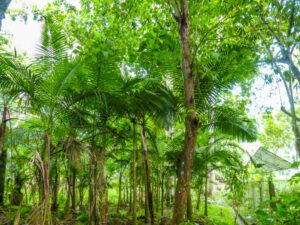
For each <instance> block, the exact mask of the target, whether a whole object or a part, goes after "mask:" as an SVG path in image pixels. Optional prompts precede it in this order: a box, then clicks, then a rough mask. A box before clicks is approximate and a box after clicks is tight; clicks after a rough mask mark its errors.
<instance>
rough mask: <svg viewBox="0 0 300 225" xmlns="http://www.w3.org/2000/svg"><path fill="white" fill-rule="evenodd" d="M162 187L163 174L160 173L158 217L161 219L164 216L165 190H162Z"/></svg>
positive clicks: (163, 183)
mask: <svg viewBox="0 0 300 225" xmlns="http://www.w3.org/2000/svg"><path fill="white" fill-rule="evenodd" d="M164 185H165V174H164V173H162V175H161V200H160V212H161V213H160V216H161V217H163V216H164V201H165V189H164Z"/></svg>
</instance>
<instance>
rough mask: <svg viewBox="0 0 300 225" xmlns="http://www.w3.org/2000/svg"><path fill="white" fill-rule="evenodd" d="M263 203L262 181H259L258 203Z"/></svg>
mask: <svg viewBox="0 0 300 225" xmlns="http://www.w3.org/2000/svg"><path fill="white" fill-rule="evenodd" d="M263 201H264V193H263V181H262V180H260V181H259V203H260V204H261V203H262V202H263Z"/></svg>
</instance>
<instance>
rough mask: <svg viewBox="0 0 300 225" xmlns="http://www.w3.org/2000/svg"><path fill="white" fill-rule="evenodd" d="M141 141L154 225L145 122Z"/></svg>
mask: <svg viewBox="0 0 300 225" xmlns="http://www.w3.org/2000/svg"><path fill="white" fill-rule="evenodd" d="M141 128H142V129H141V140H142V156H143V161H144V165H145V174H146V189H147V198H148V199H147V203H148V208H149V213H150V222H151V225H153V224H154V211H153V196H152V189H151V174H150V173H151V172H150V168H149V156H148V146H147V141H146V131H145V122H143V124H142V127H141Z"/></svg>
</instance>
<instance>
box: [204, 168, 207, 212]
mask: <svg viewBox="0 0 300 225" xmlns="http://www.w3.org/2000/svg"><path fill="white" fill-rule="evenodd" d="M204 198H205V199H204V201H205V202H204V216H208V201H207V200H208V170H207V167H206V177H205V192H204Z"/></svg>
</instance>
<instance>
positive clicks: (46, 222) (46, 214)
mask: <svg viewBox="0 0 300 225" xmlns="http://www.w3.org/2000/svg"><path fill="white" fill-rule="evenodd" d="M44 138H45V140H44V141H45V143H44V144H45V149H44V154H43V164H44V165H43V166H44V167H43V191H44V192H43V204H44V206H43V223H42V225H50V224H52V218H51V204H50V148H51V147H50V146H51V134H50V132H49V131H45V136H44Z"/></svg>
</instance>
